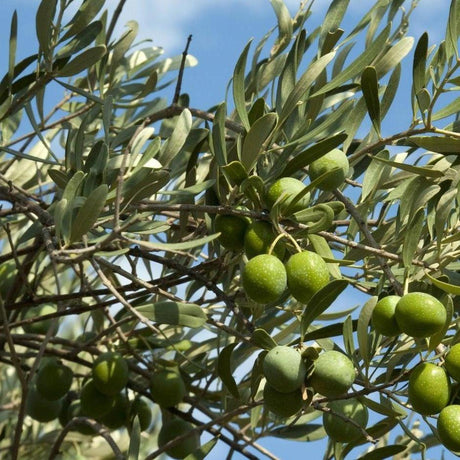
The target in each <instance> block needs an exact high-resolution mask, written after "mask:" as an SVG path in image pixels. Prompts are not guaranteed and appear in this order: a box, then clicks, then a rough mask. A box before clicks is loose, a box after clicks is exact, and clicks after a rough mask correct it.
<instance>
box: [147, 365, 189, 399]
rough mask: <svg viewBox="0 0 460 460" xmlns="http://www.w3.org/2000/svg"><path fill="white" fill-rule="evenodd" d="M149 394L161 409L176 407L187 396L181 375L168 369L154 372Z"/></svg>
mask: <svg viewBox="0 0 460 460" xmlns="http://www.w3.org/2000/svg"><path fill="white" fill-rule="evenodd" d="M150 392H151V393H152V397H153V400H154V401H155V402H156V403H157V404H159V405H160V406H162V407H172V406H176V405H177V404H179V403H180V402H181V401H182V400H183V399H184V396H185V395H186V394H187V390H186V388H185V383H184V380H183V379H182V377H181V375H180V374H179V373H178V372H176V371H172V370H168V369H165V370H161V371H159V372H155V373H154V374H153V375H152V376H151V378H150Z"/></svg>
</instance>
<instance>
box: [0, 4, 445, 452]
mask: <svg viewBox="0 0 460 460" xmlns="http://www.w3.org/2000/svg"><path fill="white" fill-rule="evenodd" d="M76 1H77V0H76ZM78 3H79V1H78ZM329 3H330V2H329V0H317V1H316V4H315V6H314V7H313V11H314V14H313V18H312V19H311V20H310V21H309V24H310V26H309V27H310V28H311V29H312V28H313V27H314V26H315V25H318V24H320V23H321V20H322V18H323V17H324V14H325V11H326V10H327V7H328V6H329ZM406 3H407V2H406ZM449 3H450V2H449V1H448V0H420V4H419V7H418V8H417V10H416V12H415V13H414V14H413V17H412V22H411V26H410V32H409V35H411V36H414V37H415V39H416V40H417V39H418V37H419V36H420V34H421V33H422V32H423V31H425V30H426V31H428V33H429V36H430V45H431V44H433V43H439V41H440V40H442V39H443V36H444V30H445V24H446V18H447V14H448V10H449ZM38 4H39V0H1V3H0V56H2V59H1V61H0V71H1V73H2V74H4V73H5V71H6V68H7V63H8V58H7V56H8V54H7V49H8V48H7V44H8V38H9V27H10V20H11V15H12V13H13V11H14V9H16V10H17V11H18V18H19V38H18V58H22V57H25V56H27V55H29V54H31V53H33V52H34V51H35V50H36V47H35V42H36V41H35V32H34V30H35V17H34V14H35V9H36V6H37V5H38ZM107 4H108V5H109V6H110V8H111V9H112V10H113V8H114V7H115V6H116V4H117V1H116V0H108V2H107ZM286 4H287V5H288V6H289V8H290V10H291V12H292V13H294V11H295V10H296V7H297V6H298V4H299V1H295V0H286ZM372 4H374V1H373V0H351V2H350V10H349V13H348V16H347V20H346V21H345V22H344V27H345V28H346V27H347V25H348V26H349V25H353V24H354V23H355V22H356V21H357V20H359V19H360V18H361V16H362V14H363V12H364V11H366V10H367V9H368V8H369V7H370V6H371V5H372ZM130 19H135V20H137V21H138V22H139V39H140V40H141V39H147V38H151V39H153V43H152V44H153V45H155V46H161V47H163V48H164V52H165V56H174V55H177V54H180V53H181V52H182V49H183V48H184V45H185V43H186V40H187V36H188V35H189V34H192V35H193V41H192V44H191V47H190V53H191V54H193V55H194V56H195V57H196V58H197V59H198V62H199V64H198V66H196V67H194V68H190V69H187V71H186V73H185V76H184V81H183V87H182V88H183V91H185V92H188V93H189V94H190V95H191V105H192V106H193V107H197V108H201V109H206V108H208V107H210V106H212V105H214V104H216V103H219V102H221V101H222V100H224V98H225V90H226V86H227V84H228V81H229V79H230V77H231V75H232V73H233V68H234V65H235V63H236V60H237V59H238V56H239V55H240V53H241V50H242V49H243V47H244V46H245V45H246V43H247V42H248V41H249V39H250V38H252V37H254V38H255V41H256V42H257V41H258V40H260V39H261V38H262V36H263V35H264V34H265V33H266V32H267V31H268V30H269V29H270V28H271V27H273V26H274V25H275V24H276V18H275V15H274V13H273V10H272V8H271V6H270V2H269V0H128V2H127V4H126V6H125V9H124V11H123V14H122V17H121V20H120V23H119V24H120V25H119V28H118V32H121V30H122V28H123V24H124V23H126V22H127V21H128V20H130ZM311 29H310V30H311ZM411 59H412V54H410V55H409V56H408V57H407V58H406V60H405V70H404V71H405V72H406V75H410V71H411V70H410V69H411V68H410V64H411ZM407 82H408V83H410V80H409V78H408V79H407ZM409 88H410V86H405V87H402V89H401V90H400V93H399V106H398V111H397V115H396V118H394V119H391V120H389V121H387V125H386V126H387V128H388V129H393V130H404V129H405V126H406V125H407V124H409V122H410V89H409ZM404 92H405V93H406V94H404ZM404 120H405V121H404ZM403 122H405V123H406V124H405V125H403V126H399V123H403ZM348 301H349V302H350V303H351V304H356V303H357V302H361V299H359V300H356V299H353V298H349V299H345V302H348ZM342 302H343V301H342ZM348 306H350V305H348ZM261 444H263V445H264V446H266V447H268V448H269V449H270V450H272V451H273V453H274V454H275V455H277V456H279V457H280V458H281V459H283V460H284V459H288V458H300V457H302V458H305V459H309V460H316V459H321V458H322V451H323V450H324V442H319V443H318V442H315V443H311V444H306V443H291V442H283V441H280V440H275V439H265V440H263V441H261ZM223 452H224V451H223V450H221V449H220V448H216V449H215V450H214V451H213V453H212V454H211V455H210V456H209V457H208V458H209V459H210V460H217V459H221V458H224V456H225V453H223ZM437 453H438V454H439V451H437ZM449 455H450V454H448V453H447V454H446V456H445V458H446V459H448V458H453V456H452V457H449ZM436 456H437V455H435V456H434V457H433V456H432V458H436ZM234 458H240V457H238V456H235V457H234Z"/></svg>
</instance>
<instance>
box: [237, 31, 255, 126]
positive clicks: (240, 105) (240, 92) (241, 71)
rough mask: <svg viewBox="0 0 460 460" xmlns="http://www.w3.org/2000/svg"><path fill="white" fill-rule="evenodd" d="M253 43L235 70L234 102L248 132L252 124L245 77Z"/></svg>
mask: <svg viewBox="0 0 460 460" xmlns="http://www.w3.org/2000/svg"><path fill="white" fill-rule="evenodd" d="M251 42H252V40H250V41H249V43H248V44H247V45H246V47H245V48H244V50H243V52H242V53H241V55H240V57H239V59H238V62H237V63H236V66H235V70H234V71H233V101H234V102H235V108H236V111H237V113H238V116H239V117H240V120H241V123H242V124H243V126H244V128H245V129H246V131H249V127H250V123H249V118H248V112H247V110H246V97H245V85H244V75H245V68H246V61H247V58H248V52H249V47H250V46H251Z"/></svg>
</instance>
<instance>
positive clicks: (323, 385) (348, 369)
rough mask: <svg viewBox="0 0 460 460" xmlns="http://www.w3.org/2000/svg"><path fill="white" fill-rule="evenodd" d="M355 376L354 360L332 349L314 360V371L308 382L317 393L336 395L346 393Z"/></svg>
mask: <svg viewBox="0 0 460 460" xmlns="http://www.w3.org/2000/svg"><path fill="white" fill-rule="evenodd" d="M355 377H356V371H355V368H354V366H353V363H352V361H351V360H350V359H349V358H348V357H347V356H345V355H344V354H343V353H340V352H339V351H335V350H330V351H325V352H324V353H322V354H320V355H319V357H318V359H317V360H316V361H315V362H314V368H313V373H312V374H311V376H310V379H309V381H308V383H309V385H310V386H311V387H313V389H314V390H315V392H316V393H320V394H322V395H323V396H327V397H335V396H339V395H342V394H344V393H346V392H347V391H348V390H349V389H350V387H351V386H352V384H353V382H354V380H355Z"/></svg>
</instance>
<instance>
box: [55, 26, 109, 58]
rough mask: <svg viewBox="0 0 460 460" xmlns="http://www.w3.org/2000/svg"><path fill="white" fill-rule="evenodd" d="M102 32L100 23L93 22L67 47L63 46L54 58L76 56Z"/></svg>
mask: <svg viewBox="0 0 460 460" xmlns="http://www.w3.org/2000/svg"><path fill="white" fill-rule="evenodd" d="M101 30H102V22H101V21H94V22H92V23H91V24H89V25H88V26H87V27H86V28H85V29H83V30H82V31H81V32H79V33H78V34H77V35H76V36H75V37H74V38H73V39H72V40H71V41H70V42H69V43H67V45H65V46H63V47H62V48H61V49H60V50H59V51H58V52H57V53H56V58H63V57H68V56H71V55H73V54H77V53H78V52H79V51H81V50H82V49H84V48H86V47H87V46H89V45H90V44H91V43H93V41H94V40H96V37H97V36H98V35H99V33H100V32H101Z"/></svg>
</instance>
